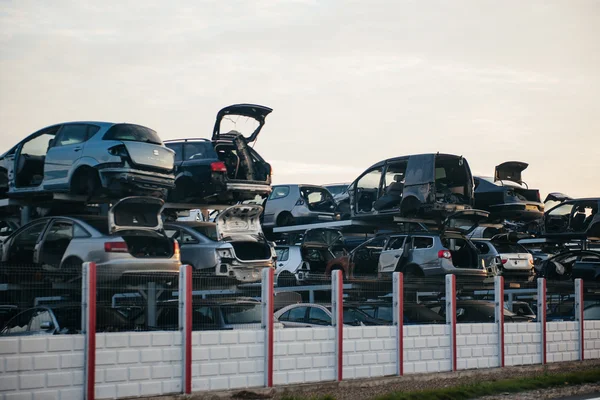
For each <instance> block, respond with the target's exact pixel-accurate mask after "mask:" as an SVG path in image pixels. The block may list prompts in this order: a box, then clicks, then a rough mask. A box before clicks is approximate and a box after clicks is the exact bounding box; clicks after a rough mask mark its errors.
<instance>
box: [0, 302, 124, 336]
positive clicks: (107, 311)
mask: <svg viewBox="0 0 600 400" xmlns="http://www.w3.org/2000/svg"><path fill="white" fill-rule="evenodd" d="M96 321H97V322H96V332H126V331H133V330H135V324H134V323H132V322H130V321H129V320H127V318H125V317H124V316H123V315H121V314H119V312H117V311H116V310H114V309H112V308H106V307H98V308H97V309H96ZM77 333H81V304H56V305H51V306H39V307H34V308H30V309H27V310H25V311H23V312H21V313H19V314H17V315H16V316H14V317H13V318H12V319H10V320H9V321H8V322H7V323H6V325H5V326H4V328H3V329H2V331H0V336H33V335H57V334H77Z"/></svg>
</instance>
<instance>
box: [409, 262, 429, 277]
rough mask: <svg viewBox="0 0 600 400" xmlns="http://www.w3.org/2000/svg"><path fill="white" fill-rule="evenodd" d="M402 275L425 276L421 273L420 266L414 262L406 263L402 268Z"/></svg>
mask: <svg viewBox="0 0 600 400" xmlns="http://www.w3.org/2000/svg"><path fill="white" fill-rule="evenodd" d="M404 276H405V277H411V278H422V277H423V276H425V274H424V273H423V270H422V269H421V267H419V266H418V265H416V264H411V265H407V266H406V268H404Z"/></svg>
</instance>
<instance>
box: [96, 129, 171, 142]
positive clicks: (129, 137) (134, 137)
mask: <svg viewBox="0 0 600 400" xmlns="http://www.w3.org/2000/svg"><path fill="white" fill-rule="evenodd" d="M103 139H104V140H124V141H129V142H144V143H152V144H162V140H160V137H159V136H158V134H157V133H156V132H155V131H153V130H152V129H150V128H147V127H145V126H141V125H133V124H116V125H113V126H112V127H111V128H110V129H109V130H108V131H107V132H106V133H105V134H104V137H103Z"/></svg>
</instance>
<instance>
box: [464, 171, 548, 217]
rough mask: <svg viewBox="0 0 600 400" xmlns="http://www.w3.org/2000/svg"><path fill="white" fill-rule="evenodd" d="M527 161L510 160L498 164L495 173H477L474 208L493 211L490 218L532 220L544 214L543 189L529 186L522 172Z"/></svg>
mask: <svg viewBox="0 0 600 400" xmlns="http://www.w3.org/2000/svg"><path fill="white" fill-rule="evenodd" d="M527 166H528V164H526V163H524V162H519V161H507V162H505V163H502V164H500V165H497V166H496V169H495V173H494V177H493V178H487V177H477V176H476V177H474V178H473V179H474V182H475V208H478V209H482V210H487V211H489V212H490V219H492V220H500V219H509V220H513V221H531V220H536V219H539V218H541V217H542V215H543V214H544V204H542V203H541V201H540V191H539V190H538V189H529V188H528V187H527V184H526V183H525V182H523V179H522V177H521V173H522V172H523V171H524V170H525V169H526V168H527Z"/></svg>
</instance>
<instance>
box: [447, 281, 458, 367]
mask: <svg viewBox="0 0 600 400" xmlns="http://www.w3.org/2000/svg"><path fill="white" fill-rule="evenodd" d="M446 324H447V325H449V326H450V355H451V357H452V359H451V371H456V276H455V275H454V274H448V275H446Z"/></svg>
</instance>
